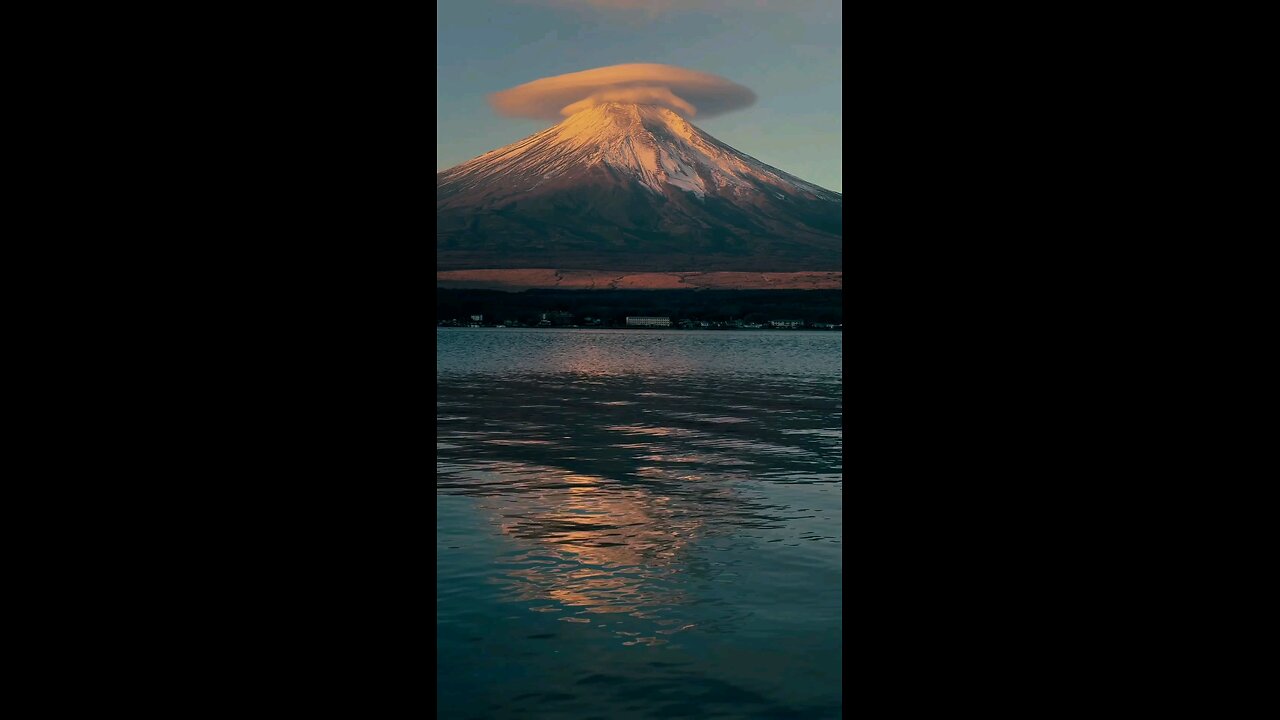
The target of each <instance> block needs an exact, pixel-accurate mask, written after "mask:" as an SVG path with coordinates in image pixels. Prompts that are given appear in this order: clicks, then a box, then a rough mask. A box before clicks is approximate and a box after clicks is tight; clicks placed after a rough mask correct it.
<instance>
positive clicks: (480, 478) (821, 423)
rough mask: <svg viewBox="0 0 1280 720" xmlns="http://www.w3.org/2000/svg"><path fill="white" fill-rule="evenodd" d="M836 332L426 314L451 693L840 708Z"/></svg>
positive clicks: (519, 706)
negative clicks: (441, 324)
mask: <svg viewBox="0 0 1280 720" xmlns="http://www.w3.org/2000/svg"><path fill="white" fill-rule="evenodd" d="M841 339H842V338H841V333H838V332H750V331H746V332H681V331H663V330H532V329H530V330H520V329H466V328H458V329H439V330H437V333H436V343H437V363H438V364H437V367H438V370H437V375H436V385H437V393H438V395H437V397H438V401H437V405H436V421H437V427H438V428H439V429H438V432H437V437H436V458H437V459H436V500H437V503H436V508H437V510H436V570H437V574H436V577H437V586H436V597H437V610H436V622H437V631H438V638H439V639H438V644H437V648H436V656H437V667H438V668H439V675H438V678H437V680H438V683H437V692H438V695H437V710H438V712H439V715H440V717H442V718H448V719H452V718H463V719H466V718H575V719H581V720H589V719H591V718H600V719H602V720H603V719H606V718H608V719H612V718H667V717H693V718H704V717H720V718H834V717H839V715H840V706H841V687H840V671H841V620H840V604H841V595H840V579H841V539H842V533H841V524H840V509H841V494H842V485H841V482H842V472H843V468H842V466H841V442H842V435H841V427H840V423H841V412H842V408H841V374H840V372H841V366H840V359H841V358H840V354H841Z"/></svg>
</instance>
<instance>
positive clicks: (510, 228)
mask: <svg viewBox="0 0 1280 720" xmlns="http://www.w3.org/2000/svg"><path fill="white" fill-rule="evenodd" d="M841 203H842V201H841V195H840V194H839V193H834V192H831V191H829V190H824V189H822V188H820V187H818V186H816V185H813V184H810V183H806V182H804V181H803V180H800V179H799V178H796V177H793V176H791V175H788V174H786V173H784V172H782V171H780V170H777V169H776V168H773V167H770V166H768V165H765V164H764V163H762V162H760V161H758V160H756V159H755V158H752V157H749V156H747V155H743V154H742V153H739V152H738V151H736V150H734V149H733V148H731V147H729V146H728V145H725V144H724V143H721V142H720V141H718V140H716V139H715V138H713V137H711V136H710V135H707V134H706V133H704V132H702V131H701V130H699V129H697V128H695V127H693V126H692V125H690V124H689V123H687V122H685V120H684V119H683V118H681V117H680V116H679V115H677V114H676V113H674V112H672V111H670V110H667V109H665V108H661V107H656V106H650V105H629V104H617V103H605V104H602V105H597V106H595V107H593V108H590V109H588V110H585V111H583V112H580V113H578V114H576V115H573V116H572V117H570V118H568V119H567V120H565V121H564V122H562V123H560V124H559V125H556V126H554V127H551V128H548V129H547V130H544V131H542V132H540V133H537V134H535V135H532V136H530V137H528V138H525V139H524V140H521V141H520V142H517V143H515V144H512V145H508V146H507V147H504V148H500V149H498V150H494V151H493V152H490V153H486V154H484V155H481V156H480V157H478V158H476V159H474V160H471V161H470V162H467V163H464V164H462V165H459V166H457V167H454V168H452V169H449V170H446V171H444V172H441V173H438V174H437V175H436V262H437V270H465V269H476V268H539V267H540V268H560V269H566V270H568V269H584V270H586V269H609V270H628V271H645V270H648V271H669V270H701V271H713V270H743V271H747V270H749V271H762V272H784V271H798V270H839V269H840V265H841V236H842V232H843V226H842V222H841Z"/></svg>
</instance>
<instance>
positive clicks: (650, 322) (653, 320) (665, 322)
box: [627, 315, 671, 327]
mask: <svg viewBox="0 0 1280 720" xmlns="http://www.w3.org/2000/svg"><path fill="white" fill-rule="evenodd" d="M627 327H671V318H669V317H632V316H630V315H628V316H627Z"/></svg>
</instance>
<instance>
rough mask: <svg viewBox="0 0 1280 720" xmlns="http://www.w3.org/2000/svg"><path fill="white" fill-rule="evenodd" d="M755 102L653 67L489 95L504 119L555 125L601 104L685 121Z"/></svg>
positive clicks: (721, 82)
mask: <svg viewBox="0 0 1280 720" xmlns="http://www.w3.org/2000/svg"><path fill="white" fill-rule="evenodd" d="M755 101H756V94H755V93H753V92H751V90H749V89H748V88H745V87H743V86H741V85H738V84H737V83H734V82H730V81H729V80H726V79H724V78H722V77H720V76H719V75H712V74H711V73H704V72H698V71H697V70H687V69H685V68H679V67H675V66H673V65H659V64H657V63H631V64H627V65H610V66H608V67H600V68H595V69H592V70H583V71H581V72H575V73H567V74H564V75H555V76H553V77H547V78H541V79H539V80H534V81H533V82H527V83H525V84H523V85H517V86H516V87H513V88H510V89H507V90H503V91H501V92H496V93H494V94H492V95H490V96H489V103H490V104H491V105H492V106H493V108H494V110H496V111H498V112H499V113H501V114H503V115H510V116H514V117H527V118H538V119H543V120H558V119H560V118H561V117H562V116H566V115H572V114H573V113H575V112H578V111H581V110H585V109H587V108H589V107H591V106H593V105H596V104H599V103H602V102H634V103H644V104H651V105H661V106H663V107H667V108H670V109H671V110H674V111H676V112H678V113H680V114H682V115H685V116H686V117H694V116H697V117H713V116H715V115H722V114H724V113H727V112H730V111H732V110H738V109H741V108H744V107H747V106H749V105H751V104H752V103H754V102H755Z"/></svg>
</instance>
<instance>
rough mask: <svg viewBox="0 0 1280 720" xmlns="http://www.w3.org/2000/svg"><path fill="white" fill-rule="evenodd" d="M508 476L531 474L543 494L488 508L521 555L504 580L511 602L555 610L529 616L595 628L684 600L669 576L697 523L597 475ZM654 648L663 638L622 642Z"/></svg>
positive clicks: (663, 500) (526, 469)
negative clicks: (558, 614) (511, 586)
mask: <svg viewBox="0 0 1280 720" xmlns="http://www.w3.org/2000/svg"><path fill="white" fill-rule="evenodd" d="M511 470H515V471H516V472H518V473H521V474H525V473H528V474H537V475H539V476H540V477H541V478H542V479H543V480H544V481H545V483H546V486H547V488H548V489H547V490H545V491H544V492H541V493H537V494H526V495H523V496H512V497H504V498H503V501H504V502H503V504H502V505H501V506H500V507H495V508H494V509H496V510H498V511H499V514H498V526H499V529H500V530H501V532H502V533H503V534H504V535H506V536H508V537H511V538H513V539H516V540H517V541H519V542H521V543H522V544H525V545H526V548H527V552H524V553H523V554H520V555H517V556H515V557H512V558H511V561H512V562H514V563H518V564H519V565H520V567H516V568H511V569H509V570H507V571H506V573H505V576H506V578H507V580H508V581H511V582H514V583H515V585H516V594H517V597H518V598H519V599H520V600H523V601H526V602H529V601H534V602H537V601H550V602H552V603H555V605H551V606H545V605H543V606H535V607H532V608H531V609H533V610H535V611H538V612H555V611H556V610H558V609H563V610H567V611H575V615H574V616H566V617H564V618H562V619H563V620H565V621H566V622H584V621H585V622H590V619H589V618H585V617H582V615H587V614H589V615H592V616H601V617H600V618H598V619H599V620H600V621H606V620H607V616H609V615H614V614H619V613H625V614H627V615H630V616H632V617H636V618H643V619H657V615H656V614H655V613H657V612H658V611H662V610H670V609H672V608H676V607H678V606H679V605H680V604H681V603H682V593H681V592H680V591H679V589H678V587H679V583H678V582H673V578H672V576H674V575H675V574H677V573H679V572H680V571H681V568H680V566H679V562H680V558H681V553H682V552H683V551H684V550H685V548H686V546H687V545H688V543H689V542H690V540H691V539H692V538H694V537H695V536H696V535H697V533H698V532H699V531H700V529H701V527H702V521H701V520H699V519H697V518H695V517H688V516H680V515H677V514H676V513H674V512H672V511H671V509H670V506H669V498H667V497H664V496H662V495H661V494H656V493H654V492H652V491H651V490H649V489H646V488H641V487H635V488H625V487H620V486H619V485H618V484H617V483H613V482H610V481H608V480H606V479H605V478H603V477H600V476H594V475H584V474H573V473H567V472H564V471H559V470H557V469H554V468H547V467H537V466H523V467H520V468H508V471H511ZM692 479H695V480H696V479H697V478H696V477H694V478H692ZM530 543H532V544H530ZM661 624H662V625H679V621H677V620H674V619H669V618H662V619H661ZM685 627H686V626H680V627H678V628H675V629H673V628H667V630H668V632H674V631H676V630H682V629H685ZM687 627H692V626H691V625H689V626H687ZM619 632H621V631H619ZM631 636H637V637H638V634H637V633H631ZM661 642H666V641H665V640H662V639H661V638H657V637H650V638H639V639H636V640H631V641H629V643H631V644H635V643H642V644H643V643H648V644H654V643H661Z"/></svg>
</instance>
